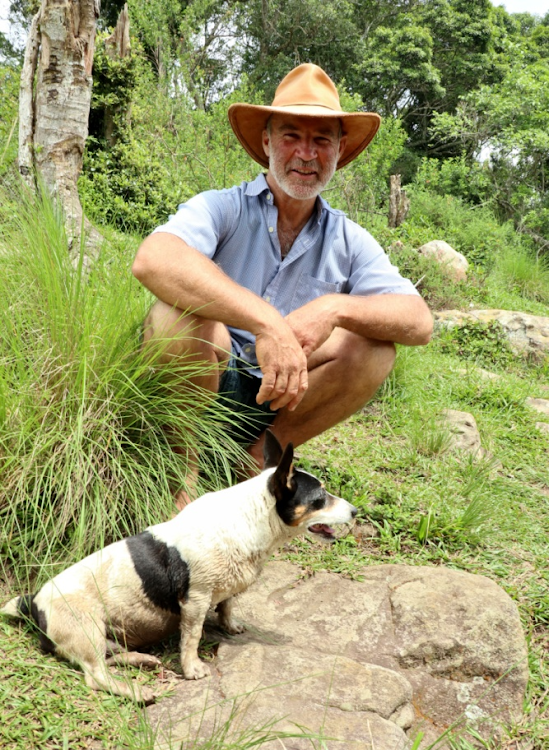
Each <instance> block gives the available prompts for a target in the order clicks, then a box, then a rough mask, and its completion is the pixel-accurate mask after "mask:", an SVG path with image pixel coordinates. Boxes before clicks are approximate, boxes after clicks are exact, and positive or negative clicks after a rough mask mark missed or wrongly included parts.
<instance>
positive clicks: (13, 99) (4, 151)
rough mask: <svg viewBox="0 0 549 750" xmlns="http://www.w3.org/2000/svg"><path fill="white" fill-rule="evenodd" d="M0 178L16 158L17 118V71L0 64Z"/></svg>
mask: <svg viewBox="0 0 549 750" xmlns="http://www.w3.org/2000/svg"><path fill="white" fill-rule="evenodd" d="M0 90H1V91H2V97H1V98H0V176H2V175H4V174H5V173H6V172H7V171H8V170H9V169H10V168H11V167H12V166H13V164H14V163H15V160H16V158H17V135H18V133H17V121H18V120H17V117H18V95H19V70H18V68H17V67H15V66H12V65H5V64H0Z"/></svg>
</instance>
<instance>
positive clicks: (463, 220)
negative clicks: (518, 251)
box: [400, 186, 520, 270]
mask: <svg viewBox="0 0 549 750" xmlns="http://www.w3.org/2000/svg"><path fill="white" fill-rule="evenodd" d="M409 192H410V196H411V208H410V213H409V215H408V218H407V221H406V222H404V224H403V225H402V227H401V231H400V237H401V239H403V240H404V241H405V242H407V243H408V244H411V245H412V246H413V247H420V246H421V245H423V244H424V243H426V242H429V241H431V240H445V241H446V242H448V243H449V244H450V245H451V246H452V247H453V248H454V250H457V251H458V252H460V253H463V255H465V257H466V258H467V260H468V261H469V263H472V264H475V265H480V266H482V267H483V268H484V269H485V270H489V269H491V268H492V266H493V265H494V263H495V261H496V258H497V256H498V255H499V254H500V253H501V252H502V251H503V250H504V248H506V247H507V246H509V245H516V244H517V242H519V243H520V239H518V236H517V234H516V233H515V231H514V228H513V225H512V224H511V222H507V223H505V224H500V223H499V222H498V220H497V219H496V217H495V216H494V214H493V212H492V211H491V210H490V208H489V207H471V206H468V205H466V204H465V203H464V202H463V201H462V200H461V199H459V198H455V197H453V196H451V195H443V194H439V193H436V192H432V191H430V190H425V189H424V188H420V187H418V186H411V187H410V189H409Z"/></svg>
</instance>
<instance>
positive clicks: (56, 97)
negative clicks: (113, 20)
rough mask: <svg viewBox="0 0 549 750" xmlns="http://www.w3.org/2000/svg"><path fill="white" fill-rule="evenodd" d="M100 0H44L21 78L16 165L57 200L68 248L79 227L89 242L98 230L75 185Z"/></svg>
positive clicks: (74, 246)
mask: <svg viewBox="0 0 549 750" xmlns="http://www.w3.org/2000/svg"><path fill="white" fill-rule="evenodd" d="M99 9H100V0H42V4H41V6H40V10H39V11H38V13H37V14H36V15H35V17H34V18H33V21H32V24H31V29H30V33H29V38H28V41H27V48H26V52H25V61H24V64H23V71H22V78H21V95H20V105H19V170H20V172H21V174H22V176H23V177H24V179H25V180H26V181H27V183H28V184H29V185H30V186H32V187H36V179H37V178H38V179H40V180H41V181H42V182H43V184H44V185H45V187H46V188H47V189H48V190H49V191H50V192H51V193H52V194H53V195H54V196H55V197H56V198H57V199H58V200H59V201H60V203H61V206H62V207H63V210H64V213H65V219H66V229H67V235H68V238H69V243H70V246H71V248H72V252H73V253H77V252H78V251H79V239H80V236H81V231H82V228H85V230H86V236H87V241H88V242H87V248H88V252H89V254H91V255H93V252H92V251H93V248H94V246H96V245H97V243H98V241H99V240H100V239H101V235H100V234H99V233H98V232H97V230H95V229H94V228H93V227H92V226H91V225H90V223H89V222H88V221H87V220H86V219H85V217H84V216H83V212H82V206H81V204H80V199H79V197H78V191H77V188H76V183H77V180H78V177H79V175H80V172H81V170H82V158H83V154H84V145H85V142H86V138H87V136H88V117H89V112H90V102H91V89H92V65H93V50H94V43H95V29H96V22H97V18H98V16H99Z"/></svg>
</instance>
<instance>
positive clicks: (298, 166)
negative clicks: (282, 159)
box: [287, 159, 320, 172]
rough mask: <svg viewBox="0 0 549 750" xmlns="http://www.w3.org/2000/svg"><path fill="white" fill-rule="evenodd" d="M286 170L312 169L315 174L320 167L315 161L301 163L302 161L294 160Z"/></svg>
mask: <svg viewBox="0 0 549 750" xmlns="http://www.w3.org/2000/svg"><path fill="white" fill-rule="evenodd" d="M287 169H288V170H292V169H314V170H315V171H316V172H319V171H320V165H319V163H318V161H317V160H316V159H310V160H309V161H303V159H294V161H291V162H290V163H289V164H288V167H287Z"/></svg>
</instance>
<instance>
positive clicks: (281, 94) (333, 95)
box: [272, 63, 340, 112]
mask: <svg viewBox="0 0 549 750" xmlns="http://www.w3.org/2000/svg"><path fill="white" fill-rule="evenodd" d="M299 105H310V106H311V105H312V106H315V107H326V108H327V109H332V110H334V112H339V111H340V104H339V94H338V93H337V89H336V87H335V85H334V83H333V81H332V79H331V78H330V77H329V76H328V75H327V74H326V73H325V72H324V71H323V70H322V68H320V67H319V66H318V65H313V63H303V65H299V66H298V67H297V68H294V69H293V70H292V71H290V72H289V73H288V75H287V76H286V77H285V78H283V79H282V81H281V82H280V84H279V85H278V88H277V89H276V92H275V97H274V99H273V103H272V106H273V107H295V106H299Z"/></svg>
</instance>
